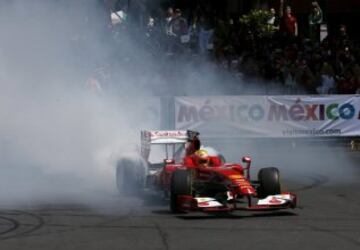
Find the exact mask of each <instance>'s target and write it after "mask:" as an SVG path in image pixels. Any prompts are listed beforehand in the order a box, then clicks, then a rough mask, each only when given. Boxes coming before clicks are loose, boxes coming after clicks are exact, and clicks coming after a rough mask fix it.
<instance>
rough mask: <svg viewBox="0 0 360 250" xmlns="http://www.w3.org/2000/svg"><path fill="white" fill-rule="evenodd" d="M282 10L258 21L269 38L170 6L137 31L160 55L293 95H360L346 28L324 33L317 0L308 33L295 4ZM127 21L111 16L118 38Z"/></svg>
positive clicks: (356, 50)
mask: <svg viewBox="0 0 360 250" xmlns="http://www.w3.org/2000/svg"><path fill="white" fill-rule="evenodd" d="M279 6H280V8H279V10H276V9H275V8H268V9H265V10H261V11H260V14H261V13H262V14H263V15H265V16H266V17H267V19H266V20H265V21H264V20H262V21H261V20H260V19H259V20H260V22H262V23H260V25H262V26H261V27H262V28H261V29H263V28H264V27H266V28H271V29H270V30H271V32H270V35H267V36H261V34H257V33H256V32H255V28H254V29H251V26H250V29H246V28H244V23H243V22H242V18H241V16H237V17H227V16H226V15H218V14H216V13H215V12H214V11H212V10H211V9H210V10H209V9H206V8H203V7H202V6H198V8H196V9H195V10H192V11H191V12H189V11H186V10H180V9H174V8H172V7H170V8H168V9H166V10H164V11H163V13H160V12H155V13H153V14H150V15H148V17H147V19H146V20H145V21H143V25H142V26H141V28H139V29H141V32H138V33H141V34H144V37H145V43H146V46H148V49H149V48H150V49H149V50H150V51H151V52H152V53H153V54H154V55H155V56H156V57H159V56H160V54H161V55H166V56H168V57H169V58H179V57H182V58H186V59H187V60H193V59H194V58H201V59H202V60H207V61H213V62H215V63H216V65H217V66H218V67H219V68H222V69H226V70H228V71H229V72H232V73H233V74H234V75H235V76H236V75H241V77H245V78H246V79H255V80H259V81H261V82H264V84H267V83H275V84H278V85H279V86H281V87H282V88H284V89H285V90H287V93H289V94H299V93H308V94H355V93H357V94H360V66H359V56H360V46H359V43H358V42H356V41H353V40H351V38H350V37H349V35H348V33H347V27H346V26H345V25H343V24H339V26H338V27H337V30H338V31H337V32H332V33H329V34H327V33H326V31H325V32H324V31H321V28H322V27H326V26H323V24H324V13H323V11H322V9H321V7H320V5H319V4H318V3H317V2H312V6H311V7H312V11H311V12H310V13H309V14H308V25H307V30H301V32H299V26H298V20H297V18H296V16H295V15H294V13H293V11H292V9H291V6H284V1H283V0H280V2H279ZM183 12H184V13H186V14H183ZM127 23H130V22H129V21H128V20H127V16H126V12H125V11H123V10H120V11H117V12H113V13H112V24H113V25H112V29H113V31H114V33H115V34H117V35H115V36H117V37H121V35H120V36H119V34H118V32H119V30H120V31H121V30H122V29H124V27H126V25H127ZM132 28H134V27H132ZM299 34H301V35H299ZM242 79H243V78H242Z"/></svg>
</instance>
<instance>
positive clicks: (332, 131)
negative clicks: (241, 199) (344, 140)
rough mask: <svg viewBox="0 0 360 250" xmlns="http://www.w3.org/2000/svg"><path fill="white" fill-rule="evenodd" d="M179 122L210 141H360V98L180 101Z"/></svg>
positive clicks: (178, 107) (247, 97) (246, 97)
mask: <svg viewBox="0 0 360 250" xmlns="http://www.w3.org/2000/svg"><path fill="white" fill-rule="evenodd" d="M175 119H176V120H175V127H176V129H192V130H198V131H199V132H200V133H201V134H202V135H205V136H216V137H319V136H326V137H329V136H340V137H342V136H359V135H360V96H355V95H332V96H208V97H176V98H175Z"/></svg>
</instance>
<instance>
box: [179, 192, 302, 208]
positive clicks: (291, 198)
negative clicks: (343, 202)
mask: <svg viewBox="0 0 360 250" xmlns="http://www.w3.org/2000/svg"><path fill="white" fill-rule="evenodd" d="M177 204H178V208H179V210H180V211H183V212H190V211H203V212H227V211H229V212H230V211H234V210H249V211H266V210H280V209H288V208H295V207H296V204H297V197H296V195H295V194H292V193H282V194H278V195H269V196H268V197H266V198H264V199H257V202H256V204H254V205H253V204H252V201H251V199H250V198H249V199H248V204H247V206H243V204H239V203H238V202H236V201H235V200H234V201H232V202H231V201H230V202H226V203H221V202H220V201H218V200H216V199H215V198H211V197H193V196H189V195H180V196H178V200H177Z"/></svg>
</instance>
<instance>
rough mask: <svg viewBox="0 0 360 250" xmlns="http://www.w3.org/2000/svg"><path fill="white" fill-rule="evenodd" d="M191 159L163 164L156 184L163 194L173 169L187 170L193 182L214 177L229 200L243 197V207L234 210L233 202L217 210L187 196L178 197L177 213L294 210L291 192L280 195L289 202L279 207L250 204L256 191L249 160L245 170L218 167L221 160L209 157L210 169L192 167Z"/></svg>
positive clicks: (275, 204)
mask: <svg viewBox="0 0 360 250" xmlns="http://www.w3.org/2000/svg"><path fill="white" fill-rule="evenodd" d="M195 162H196V161H195V160H194V158H193V156H186V157H185V158H184V160H183V162H182V163H181V164H179V163H178V164H175V163H167V164H165V166H164V168H163V170H162V171H161V172H160V175H159V176H158V177H159V178H158V179H157V183H156V185H158V187H159V188H160V189H161V190H164V191H165V192H167V193H169V192H170V184H171V183H170V182H171V175H172V173H173V172H174V171H175V170H177V169H188V170H191V172H192V176H193V179H194V181H202V182H210V181H211V180H214V178H216V181H217V182H218V183H222V184H224V185H225V186H226V188H227V190H228V191H229V193H230V195H231V196H232V197H237V198H239V197H242V198H247V206H246V207H237V206H236V202H233V203H232V204H231V206H225V205H224V206H221V207H201V206H199V202H198V200H197V199H196V198H195V197H193V196H191V195H181V196H179V197H178V207H179V209H180V210H182V211H184V212H187V211H196V210H200V211H204V212H220V211H224V212H226V211H233V210H254V211H259V210H261V211H263V210H277V209H286V208H295V207H296V196H295V195H294V194H292V193H288V192H286V193H285V192H284V193H282V194H281V195H290V197H291V201H289V202H287V203H285V204H279V203H277V202H276V199H275V200H274V202H273V203H272V204H267V205H252V200H251V198H257V196H258V194H257V191H256V188H255V187H254V186H253V184H252V183H251V181H250V174H249V170H250V161H249V162H248V163H247V164H248V165H247V166H246V167H244V166H242V165H241V164H236V163H231V164H222V162H221V159H220V158H219V157H217V156H211V157H210V167H199V166H197V165H196V164H195Z"/></svg>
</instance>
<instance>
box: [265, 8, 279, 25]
mask: <svg viewBox="0 0 360 250" xmlns="http://www.w3.org/2000/svg"><path fill="white" fill-rule="evenodd" d="M269 11H270V15H271V16H270V18H269V20H268V21H267V23H268V24H269V25H271V26H272V27H273V28H274V30H279V25H280V23H279V17H278V16H277V15H276V11H275V9H274V8H270V10H269Z"/></svg>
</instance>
